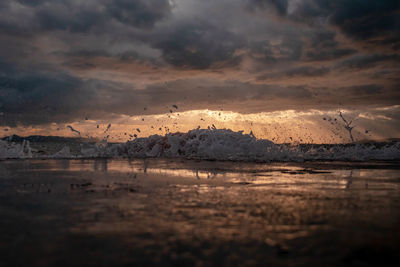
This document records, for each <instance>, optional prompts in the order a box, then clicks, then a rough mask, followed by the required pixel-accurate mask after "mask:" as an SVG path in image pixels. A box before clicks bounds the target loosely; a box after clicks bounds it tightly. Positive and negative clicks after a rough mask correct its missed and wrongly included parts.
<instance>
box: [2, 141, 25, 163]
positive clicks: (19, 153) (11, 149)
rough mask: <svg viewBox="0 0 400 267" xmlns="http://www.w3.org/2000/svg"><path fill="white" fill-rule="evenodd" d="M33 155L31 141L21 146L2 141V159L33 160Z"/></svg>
mask: <svg viewBox="0 0 400 267" xmlns="http://www.w3.org/2000/svg"><path fill="white" fill-rule="evenodd" d="M32 156H33V153H32V149H31V147H30V145H29V141H23V142H22V143H21V144H16V143H11V142H7V141H3V140H0V159H7V158H21V159H24V158H32Z"/></svg>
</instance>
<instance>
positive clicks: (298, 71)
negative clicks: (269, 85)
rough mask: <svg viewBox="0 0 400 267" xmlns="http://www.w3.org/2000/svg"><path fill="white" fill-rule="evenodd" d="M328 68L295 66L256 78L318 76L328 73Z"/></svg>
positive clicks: (260, 79)
mask: <svg viewBox="0 0 400 267" xmlns="http://www.w3.org/2000/svg"><path fill="white" fill-rule="evenodd" d="M329 72H330V69H329V68H328V67H311V66H302V67H295V68H291V69H288V70H284V71H280V72H272V73H266V74H262V75H259V76H257V80H259V81H262V80H268V79H276V78H290V77H320V76H324V75H326V74H328V73H329Z"/></svg>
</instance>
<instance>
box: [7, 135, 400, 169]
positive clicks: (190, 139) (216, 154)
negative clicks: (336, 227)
mask: <svg viewBox="0 0 400 267" xmlns="http://www.w3.org/2000/svg"><path fill="white" fill-rule="evenodd" d="M32 157H33V158H98V157H107V158H121V157H124V158H148V157H164V158H185V159H204V160H231V161H257V162H271V161H281V162H289V161H294V162H302V161H310V160H312V161H315V160H320V161H322V160H329V161H368V160H400V141H392V142H384V143H352V144H335V145H334V144H331V145H327V144H325V145H315V144H297V145H294V144H292V145H288V144H275V143H273V142H272V141H269V140H266V139H257V138H256V137H255V136H254V135H251V134H244V133H243V132H242V131H239V132H234V131H232V130H227V129H194V130H191V131H189V132H187V133H169V134H166V135H165V136H161V135H152V136H149V137H146V138H136V139H135V140H133V141H128V142H126V143H114V144H111V143H108V142H107V141H106V140H103V141H102V142H99V143H85V144H81V145H80V148H79V149H72V148H71V149H70V147H69V146H68V145H67V144H65V145H64V146H63V147H62V149H61V150H59V151H58V152H57V153H48V154H40V153H36V151H35V150H33V149H31V148H30V145H29V142H28V143H27V142H24V143H22V144H15V143H10V142H6V141H1V142H0V159H5V158H32Z"/></svg>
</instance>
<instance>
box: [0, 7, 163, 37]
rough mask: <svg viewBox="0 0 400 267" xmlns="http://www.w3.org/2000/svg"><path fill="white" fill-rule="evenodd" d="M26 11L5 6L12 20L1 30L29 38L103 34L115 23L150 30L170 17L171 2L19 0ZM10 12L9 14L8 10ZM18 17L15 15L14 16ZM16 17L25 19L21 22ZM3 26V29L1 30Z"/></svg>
mask: <svg viewBox="0 0 400 267" xmlns="http://www.w3.org/2000/svg"><path fill="white" fill-rule="evenodd" d="M5 1H6V2H10V0H5ZM18 2H19V3H20V4H21V5H24V6H27V7H28V8H25V9H18V8H14V9H12V8H11V7H10V6H9V5H7V6H4V9H5V10H4V12H11V14H10V16H6V17H3V19H0V29H1V28H3V29H8V30H9V31H12V30H14V31H15V33H18V34H21V33H25V34H29V33H32V31H33V32H42V31H55V30H61V31H69V32H78V33H79V32H88V31H91V30H93V29H96V31H97V32H98V33H99V32H100V33H101V32H104V31H105V30H106V29H107V25H106V24H110V23H112V22H113V21H116V22H119V23H121V24H123V25H126V26H129V27H134V28H144V29H148V28H151V27H153V26H154V24H155V23H156V22H157V21H159V20H162V19H164V18H165V17H167V16H168V15H169V14H170V5H169V1H168V0H134V1H130V0H99V1H87V2H86V1H68V0H59V1H50V0H36V1H28V0H18ZM7 9H8V10H7ZM12 13H14V14H12ZM14 16H24V17H23V18H22V19H21V20H20V21H17V20H15V19H14ZM1 26H2V27H1Z"/></svg>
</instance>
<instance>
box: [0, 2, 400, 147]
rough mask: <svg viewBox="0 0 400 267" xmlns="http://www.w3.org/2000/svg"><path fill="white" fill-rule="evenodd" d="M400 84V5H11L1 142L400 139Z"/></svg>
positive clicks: (0, 67) (2, 21)
mask: <svg viewBox="0 0 400 267" xmlns="http://www.w3.org/2000/svg"><path fill="white" fill-rule="evenodd" d="M399 89H400V1H398V0H380V1H374V0H353V1H348V0H335V1H328V0H202V1H199V0H2V1H0V136H6V135H11V134H19V135H25V136H26V135H31V134H41V135H60V136H78V133H77V132H76V131H79V132H80V134H81V135H82V136H92V137H99V138H103V137H107V136H109V138H111V139H112V140H121V141H123V140H127V139H132V138H135V136H134V135H136V136H137V137H143V136H148V135H150V134H165V133H167V132H178V131H180V132H184V131H188V130H190V129H193V128H197V127H199V126H200V128H207V127H216V128H230V129H233V130H235V131H239V130H243V131H244V132H245V133H250V132H252V133H253V134H254V135H255V136H256V137H258V138H268V139H271V140H274V141H276V142H292V141H293V142H316V143H318V142H319V143H321V142H328V143H329V142H332V143H335V142H349V134H348V132H347V131H346V129H345V127H344V126H345V122H344V121H343V119H342V118H341V117H340V116H339V111H341V112H342V114H343V117H344V118H345V119H346V120H347V122H350V121H351V122H352V123H351V126H354V130H353V134H354V137H355V139H356V140H366V139H376V140H378V139H385V138H399V137H400V90H399ZM110 124H111V126H110V127H108V126H109V125H110ZM68 126H70V127H68ZM71 128H72V129H74V130H76V131H71Z"/></svg>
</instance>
